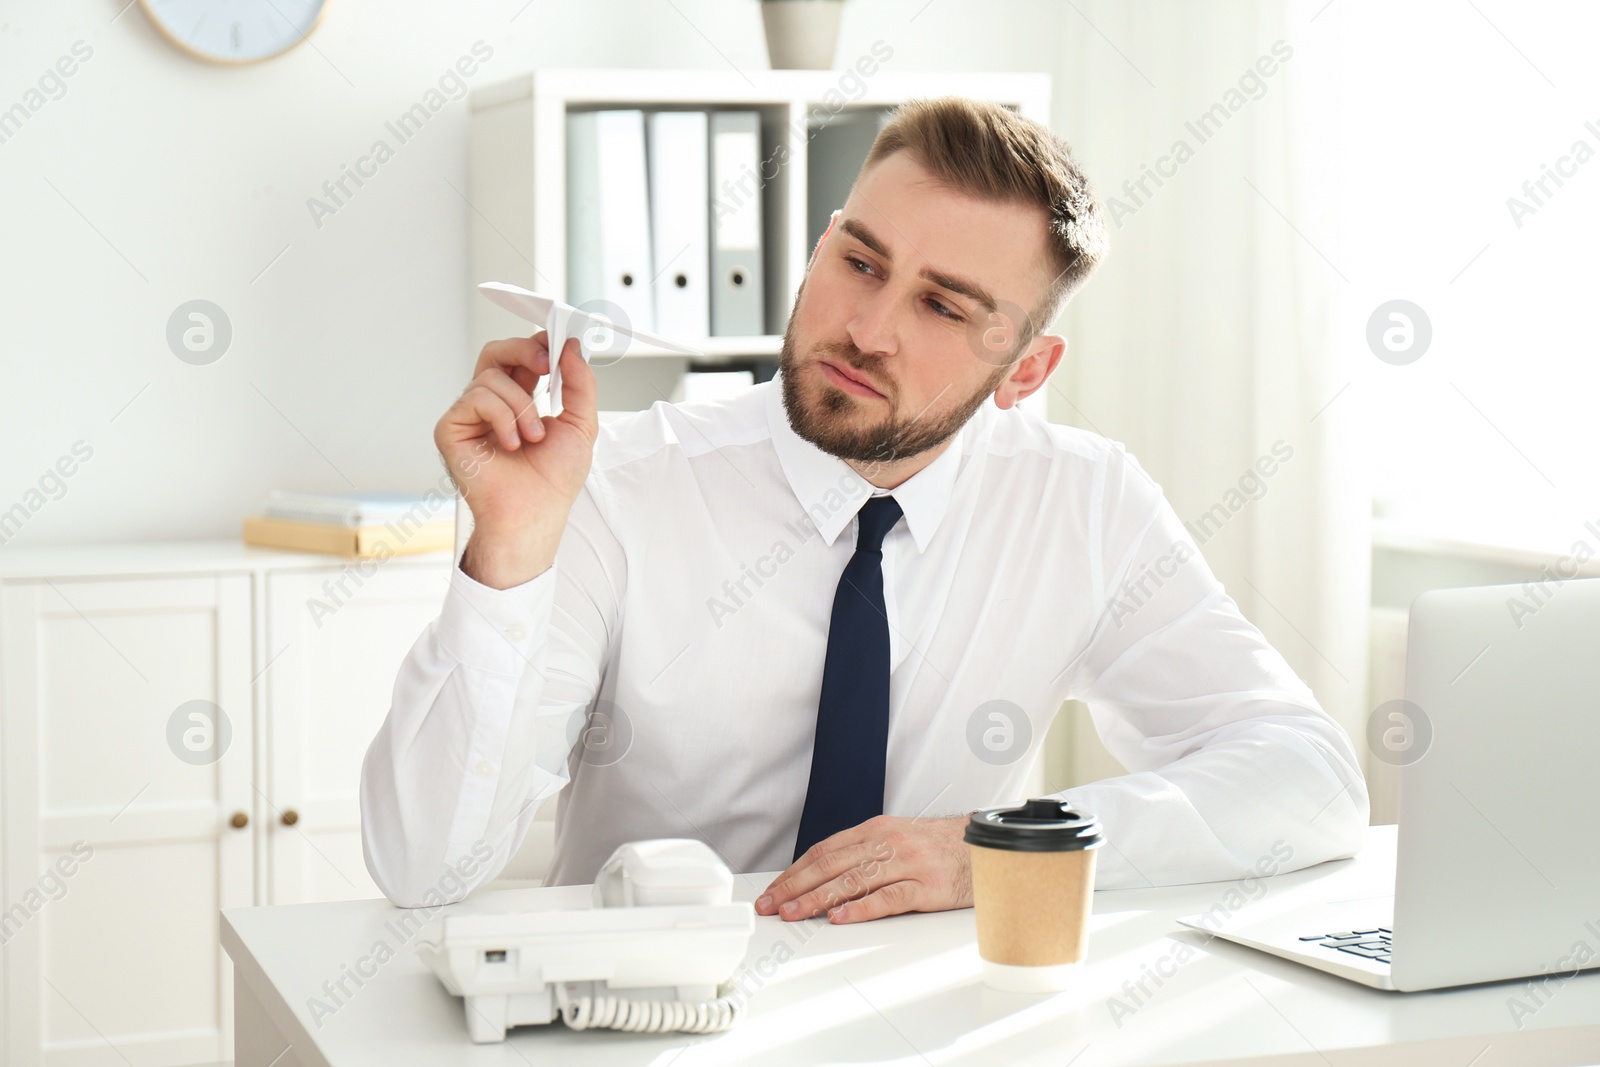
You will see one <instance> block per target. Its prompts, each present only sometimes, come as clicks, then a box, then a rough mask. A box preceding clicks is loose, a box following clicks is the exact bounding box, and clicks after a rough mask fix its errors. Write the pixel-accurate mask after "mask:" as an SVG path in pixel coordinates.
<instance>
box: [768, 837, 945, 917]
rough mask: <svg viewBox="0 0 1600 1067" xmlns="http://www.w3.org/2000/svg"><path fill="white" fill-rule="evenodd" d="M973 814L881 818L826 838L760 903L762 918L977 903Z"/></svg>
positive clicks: (865, 914) (887, 911)
mask: <svg viewBox="0 0 1600 1067" xmlns="http://www.w3.org/2000/svg"><path fill="white" fill-rule="evenodd" d="M966 827H967V816H965V815H956V816H952V817H950V818H946V819H902V818H896V817H894V816H890V815H879V816H878V817H877V818H875V819H868V820H867V821H866V822H864V823H862V824H861V825H859V826H853V827H851V828H850V829H848V830H842V831H840V832H839V833H836V834H834V835H833V836H832V837H827V838H823V839H822V840H821V841H818V842H817V843H816V844H815V845H812V846H811V847H810V848H809V849H807V850H806V852H805V854H804V855H802V856H801V857H800V858H799V859H797V860H795V861H794V863H793V864H791V865H790V867H789V869H788V870H786V871H784V872H783V873H782V874H781V875H779V876H778V877H777V878H776V879H774V880H773V883H772V884H771V885H770V886H768V887H767V890H766V892H765V893H764V894H763V895H762V896H761V897H760V898H759V899H758V900H757V901H756V911H757V912H758V913H760V914H762V915H778V916H780V917H781V918H784V919H809V918H811V917H812V916H815V915H822V914H826V915H827V916H828V919H829V921H831V922H835V923H854V922H863V921H865V920H867V919H881V918H883V917H884V916H885V915H899V914H900V913H901V912H907V911H947V910H949V909H951V908H968V907H971V906H972V867H971V863H970V859H969V856H968V853H967V846H966V843H965V841H964V840H963V836H964V835H965V833H966Z"/></svg>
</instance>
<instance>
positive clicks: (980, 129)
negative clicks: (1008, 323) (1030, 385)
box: [861, 96, 1110, 352]
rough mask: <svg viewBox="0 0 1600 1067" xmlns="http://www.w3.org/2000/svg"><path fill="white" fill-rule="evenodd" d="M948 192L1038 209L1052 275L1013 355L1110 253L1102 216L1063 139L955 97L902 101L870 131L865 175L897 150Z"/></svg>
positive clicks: (994, 107) (990, 106)
mask: <svg viewBox="0 0 1600 1067" xmlns="http://www.w3.org/2000/svg"><path fill="white" fill-rule="evenodd" d="M902 150H904V151H906V152H909V153H910V154H911V158H912V159H913V160H915V161H916V162H917V164H918V165H920V166H921V167H922V168H923V169H924V170H926V171H928V172H929V173H930V174H932V175H933V176H934V178H935V179H937V180H938V181H940V182H942V183H943V184H944V185H946V186H948V187H949V188H951V189H953V190H955V191H956V192H960V193H965V194H967V195H969V196H975V197H979V198H981V199H985V200H997V201H1007V202H1021V203H1024V204H1029V205H1036V206H1038V207H1042V208H1044V209H1045V212H1046V214H1047V216H1048V218H1049V223H1048V227H1047V230H1046V233H1045V247H1046V257H1047V262H1048V263H1049V264H1050V271H1051V274H1052V275H1053V276H1054V279H1053V281H1052V282H1051V284H1050V287H1049V288H1048V289H1047V290H1046V292H1045V296H1044V299H1043V302H1042V303H1041V304H1040V305H1039V306H1038V307H1036V308H1032V309H1030V310H1029V315H1030V318H1031V321H1030V322H1029V323H1028V324H1026V325H1025V326H1024V327H1023V333H1024V334H1025V336H1023V337H1021V338H1019V340H1018V344H1017V348H1016V350H1017V351H1019V352H1020V351H1021V348H1022V346H1023V345H1026V344H1027V343H1028V342H1030V341H1031V340H1032V339H1033V336H1034V335H1035V334H1037V333H1038V332H1039V331H1040V330H1042V329H1044V327H1046V326H1047V325H1049V324H1050V323H1051V322H1052V321H1053V320H1054V319H1055V317H1056V315H1058V314H1060V312H1061V309H1062V307H1063V306H1065V304H1066V302H1067V299H1068V298H1069V297H1071V296H1072V294H1073V293H1075V292H1077V291H1078V288H1079V287H1080V286H1082V285H1083V283H1084V281H1085V280H1087V279H1088V277H1089V274H1090V273H1091V272H1092V271H1093V270H1094V268H1095V267H1096V266H1097V265H1099V263H1100V261H1101V260H1102V259H1104V258H1105V254H1106V251H1107V249H1108V248H1109V246H1110V241H1109V238H1108V237H1107V234H1106V224H1105V215H1104V213H1103V212H1102V211H1101V209H1100V202H1099V201H1098V200H1097V199H1095V195H1094V190H1093V189H1091V188H1090V186H1089V180H1088V179H1087V178H1085V177H1084V176H1083V172H1082V171H1080V170H1079V169H1078V167H1077V164H1076V163H1074V162H1073V159H1072V149H1071V147H1070V146H1069V145H1068V144H1067V142H1066V141H1065V140H1063V139H1062V138H1060V137H1057V136H1056V135H1055V134H1054V133H1052V132H1051V131H1050V129H1049V128H1048V127H1046V126H1044V125H1042V124H1040V123H1038V122H1035V121H1034V120H1032V119H1025V118H1023V117H1021V116H1020V115H1018V114H1016V113H1015V112H1013V111H1012V110H1010V109H1009V108H1007V107H1004V106H1003V105H1000V104H994V103H990V102H988V101H985V100H969V99H967V98H965V97H960V96H941V97H935V98H932V99H922V100H908V101H906V102H905V103H903V104H901V105H900V106H899V107H897V108H896V109H895V111H894V115H893V117H892V118H891V119H890V120H889V122H888V124H887V125H886V126H884V128H883V129H882V130H880V131H879V132H878V136H877V139H876V140H875V141H873V142H872V150H871V151H870V152H868V153H867V161H866V162H865V163H863V164H862V166H861V171H862V173H865V172H866V170H867V168H869V167H871V166H872V165H873V164H874V163H876V162H878V161H879V160H881V159H883V158H885V157H887V156H890V155H892V154H894V153H895V152H899V151H902Z"/></svg>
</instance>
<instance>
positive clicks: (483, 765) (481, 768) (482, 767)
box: [473, 759, 494, 778]
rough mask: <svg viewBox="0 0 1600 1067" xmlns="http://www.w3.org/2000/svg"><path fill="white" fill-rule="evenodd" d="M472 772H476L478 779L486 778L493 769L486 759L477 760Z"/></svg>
mask: <svg viewBox="0 0 1600 1067" xmlns="http://www.w3.org/2000/svg"><path fill="white" fill-rule="evenodd" d="M473 770H475V771H477V772H478V777H479V778H487V777H489V776H490V775H491V774H493V773H494V767H493V766H491V765H490V763H489V761H488V760H486V759H481V760H479V761H478V765H477V766H476V767H474V768H473Z"/></svg>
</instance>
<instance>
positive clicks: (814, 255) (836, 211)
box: [806, 207, 844, 274]
mask: <svg viewBox="0 0 1600 1067" xmlns="http://www.w3.org/2000/svg"><path fill="white" fill-rule="evenodd" d="M842 210H844V209H843V208H837V207H836V208H834V209H833V214H832V215H829V216H828V228H827V229H826V230H823V231H822V236H821V237H818V238H817V246H816V247H815V248H813V249H812V250H811V258H810V259H808V260H806V273H807V274H810V273H811V264H813V263H815V262H816V261H817V253H818V252H820V251H822V242H824V241H826V240H827V239H828V234H830V233H832V232H833V224H834V223H836V222H838V221H839V212H840V211H842Z"/></svg>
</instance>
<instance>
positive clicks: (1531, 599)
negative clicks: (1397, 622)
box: [1178, 579, 1600, 991]
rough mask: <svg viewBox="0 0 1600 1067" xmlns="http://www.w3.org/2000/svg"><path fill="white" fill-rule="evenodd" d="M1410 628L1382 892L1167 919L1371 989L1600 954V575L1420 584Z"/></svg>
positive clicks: (1530, 970)
mask: <svg viewBox="0 0 1600 1067" xmlns="http://www.w3.org/2000/svg"><path fill="white" fill-rule="evenodd" d="M1407 640H1408V644H1407V648H1406V700H1405V703H1404V704H1399V705H1398V706H1396V707H1395V708H1393V709H1391V711H1389V712H1384V711H1383V709H1379V710H1380V712H1381V713H1382V714H1383V715H1384V716H1388V715H1391V714H1393V713H1399V714H1402V715H1404V716H1405V718H1404V720H1402V719H1393V720H1392V721H1393V723H1394V724H1395V725H1394V727H1393V728H1394V729H1399V730H1409V731H1410V733H1409V737H1408V738H1406V739H1409V741H1410V742H1411V743H1412V744H1413V745H1414V746H1415V747H1414V749H1411V750H1407V751H1405V754H1404V756H1403V757H1402V758H1401V759H1400V763H1401V766H1400V817H1399V824H1400V826H1399V846H1398V853H1397V856H1396V870H1395V887H1394V893H1393V895H1392V896H1381V897H1371V898H1366V899H1356V900H1342V901H1329V902H1326V903H1324V904H1318V905H1312V906H1310V907H1305V908H1295V909H1292V910H1289V911H1284V912H1280V913H1277V914H1275V915H1271V916H1266V915H1264V914H1263V913H1262V912H1261V910H1260V909H1259V908H1257V909H1256V910H1255V911H1254V912H1252V910H1251V909H1243V910H1240V911H1238V912H1235V913H1234V914H1233V915H1232V916H1230V917H1229V918H1228V919H1227V920H1225V921H1222V922H1220V923H1219V921H1218V918H1217V916H1215V915H1209V916H1208V915H1205V914H1202V915H1193V916H1189V917H1187V918H1183V919H1179V920H1178V921H1179V922H1180V923H1182V924H1183V925H1185V926H1188V927H1190V928H1192V929H1195V930H1200V931H1204V932H1206V933H1208V934H1214V935H1216V936H1218V937H1222V938H1226V939H1227V940H1229V941H1234V942H1237V943H1239V944H1241V945H1247V946H1249V947H1251V948H1255V949H1260V950H1262V951H1263V952H1270V953H1272V954H1273V955H1276V956H1282V957H1283V958H1285V959H1289V960H1293V961H1295V962H1296V963H1303V964H1306V965H1308V966H1311V967H1315V968H1317V969H1318V970H1320V971H1326V972H1328V973H1329V974H1335V975H1338V976H1340V977H1341V978H1348V979H1350V980H1351V981H1355V982H1360V983H1362V984H1363V985H1368V986H1373V987H1376V988H1378V989H1394V990H1404V991H1414V990H1422V989H1441V988H1445V987H1448V986H1459V985H1469V984H1472V983H1477V982H1492V981H1500V980H1505V979H1514V978H1526V977H1530V976H1533V977H1537V976H1541V975H1545V974H1549V975H1551V976H1552V977H1554V976H1556V975H1558V974H1559V975H1561V976H1562V977H1566V976H1568V975H1571V974H1575V973H1576V972H1577V971H1579V970H1582V969H1586V968H1593V967H1600V848H1597V847H1596V843H1595V820H1596V818H1597V817H1600V767H1597V766H1596V764H1597V762H1600V579H1578V580H1571V581H1547V582H1543V583H1529V584H1527V585H1520V586H1518V585H1503V586H1483V587H1477V588H1469V589H1439V590H1434V591H1430V592H1427V593H1424V594H1422V596H1420V597H1418V598H1417V600H1416V602H1415V603H1414V604H1412V606H1411V620H1410V630H1409V637H1408V639H1407ZM1379 725H1380V733H1381V730H1382V729H1383V728H1388V727H1385V726H1384V724H1382V723H1380V724H1379ZM1393 736H1394V737H1396V738H1405V735H1399V734H1397V735H1393Z"/></svg>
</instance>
